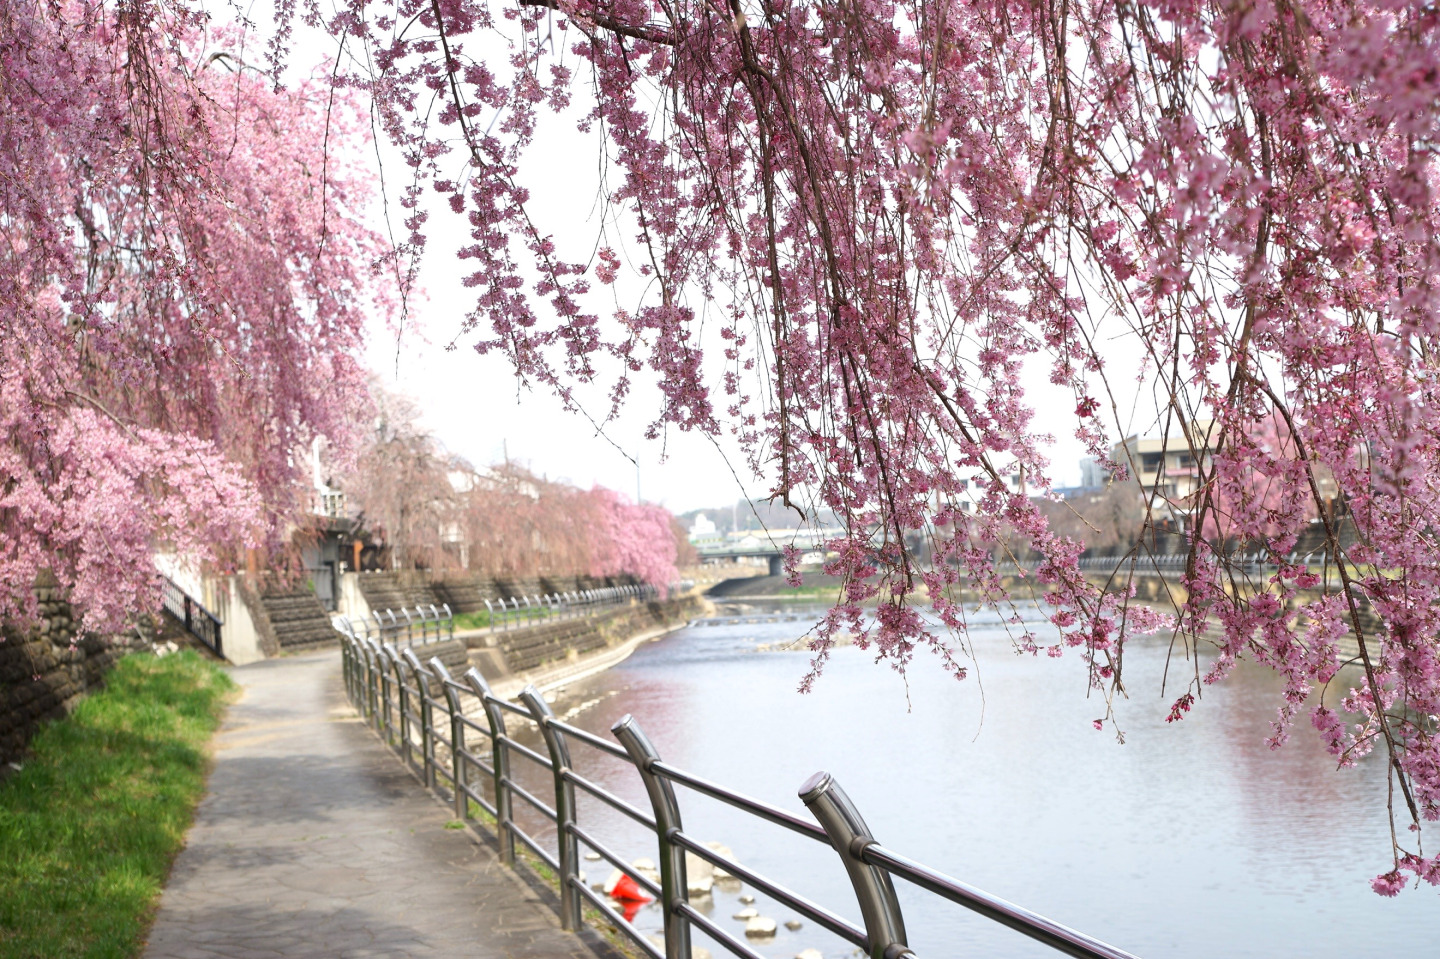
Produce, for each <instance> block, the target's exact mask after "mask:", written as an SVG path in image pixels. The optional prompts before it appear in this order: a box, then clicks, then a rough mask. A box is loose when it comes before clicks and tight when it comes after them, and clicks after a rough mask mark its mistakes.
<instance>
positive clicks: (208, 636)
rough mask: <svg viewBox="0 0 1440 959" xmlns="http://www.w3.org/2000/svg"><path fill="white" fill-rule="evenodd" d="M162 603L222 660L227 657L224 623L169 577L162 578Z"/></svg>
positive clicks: (187, 629)
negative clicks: (222, 627) (222, 628)
mask: <svg viewBox="0 0 1440 959" xmlns="http://www.w3.org/2000/svg"><path fill="white" fill-rule="evenodd" d="M160 601H161V603H162V604H163V605H164V607H165V609H166V611H167V612H169V613H170V615H171V616H174V617H175V618H176V619H178V620H179V621H180V622H181V623H182V624H184V626H185V630H186V631H187V632H188V633H190V635H191V636H194V637H195V638H196V639H198V640H200V642H202V643H204V644H205V645H206V646H209V647H210V648H211V649H212V650H214V651H215V655H216V656H219V657H220V658H222V659H223V658H224V657H225V652H224V645H223V642H222V637H221V635H220V633H221V629H220V627H221V626H223V625H224V622H223V621H222V620H221V619H220V617H219V616H216V615H215V614H214V613H212V612H210V610H208V609H206V608H205V607H204V606H203V605H201V603H200V601H199V600H198V599H195V598H194V597H193V596H191V595H190V594H189V593H187V592H185V590H183V589H181V588H180V587H179V585H178V584H176V582H175V581H174V580H172V579H171V578H170V577H168V576H161V577H160Z"/></svg>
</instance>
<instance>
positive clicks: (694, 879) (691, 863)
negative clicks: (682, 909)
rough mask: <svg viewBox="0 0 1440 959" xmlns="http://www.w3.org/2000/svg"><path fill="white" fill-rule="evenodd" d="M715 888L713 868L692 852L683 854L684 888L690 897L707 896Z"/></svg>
mask: <svg viewBox="0 0 1440 959" xmlns="http://www.w3.org/2000/svg"><path fill="white" fill-rule="evenodd" d="M714 886H715V867H714V866H712V865H711V864H710V863H709V862H707V861H705V860H704V859H701V858H700V857H699V856H697V855H695V854H694V853H693V852H687V853H686V854H685V887H686V890H687V891H688V892H689V893H690V895H692V896H708V895H709V894H710V890H711V889H712V888H714Z"/></svg>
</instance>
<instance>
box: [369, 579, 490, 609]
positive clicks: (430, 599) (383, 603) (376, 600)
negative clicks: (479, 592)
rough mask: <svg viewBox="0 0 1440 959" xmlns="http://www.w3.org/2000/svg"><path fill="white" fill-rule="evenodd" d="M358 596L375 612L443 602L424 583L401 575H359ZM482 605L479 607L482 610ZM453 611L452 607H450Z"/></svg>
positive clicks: (437, 604)
mask: <svg viewBox="0 0 1440 959" xmlns="http://www.w3.org/2000/svg"><path fill="white" fill-rule="evenodd" d="M360 595H362V596H364V597H365V602H366V603H367V604H369V606H370V608H371V609H372V610H375V611H377V612H378V611H380V610H386V609H393V610H395V611H396V612H397V613H398V612H399V611H400V610H402V609H414V608H415V607H417V606H429V605H431V604H432V603H433V604H434V605H436V606H439V605H440V604H441V603H442V602H444V600H442V599H440V598H438V597H437V596H436V595H435V591H434V590H433V589H431V588H430V585H429V584H428V583H425V582H420V581H416V580H415V578H414V577H413V576H406V575H404V574H402V573H361V574H360ZM484 605H485V604H484V603H481V604H480V606H481V608H482V609H483V608H484ZM451 608H452V609H454V607H453V606H452V607H451Z"/></svg>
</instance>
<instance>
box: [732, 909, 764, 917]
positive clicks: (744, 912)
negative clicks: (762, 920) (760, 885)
mask: <svg viewBox="0 0 1440 959" xmlns="http://www.w3.org/2000/svg"><path fill="white" fill-rule="evenodd" d="M758 915H760V913H759V911H758V910H755V909H741V910H740V911H739V912H737V913H735V915H733V916H731V917H730V918H732V919H754V918H755V917H756V916H758Z"/></svg>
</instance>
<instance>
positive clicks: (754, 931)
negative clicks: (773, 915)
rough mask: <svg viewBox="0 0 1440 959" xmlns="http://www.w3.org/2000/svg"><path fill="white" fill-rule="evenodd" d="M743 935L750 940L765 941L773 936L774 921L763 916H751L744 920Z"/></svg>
mask: <svg viewBox="0 0 1440 959" xmlns="http://www.w3.org/2000/svg"><path fill="white" fill-rule="evenodd" d="M745 935H747V936H749V937H750V938H751V939H766V938H769V937H770V936H773V935H775V920H774V919H767V918H765V917H764V916H752V917H750V918H749V919H747V920H745Z"/></svg>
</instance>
